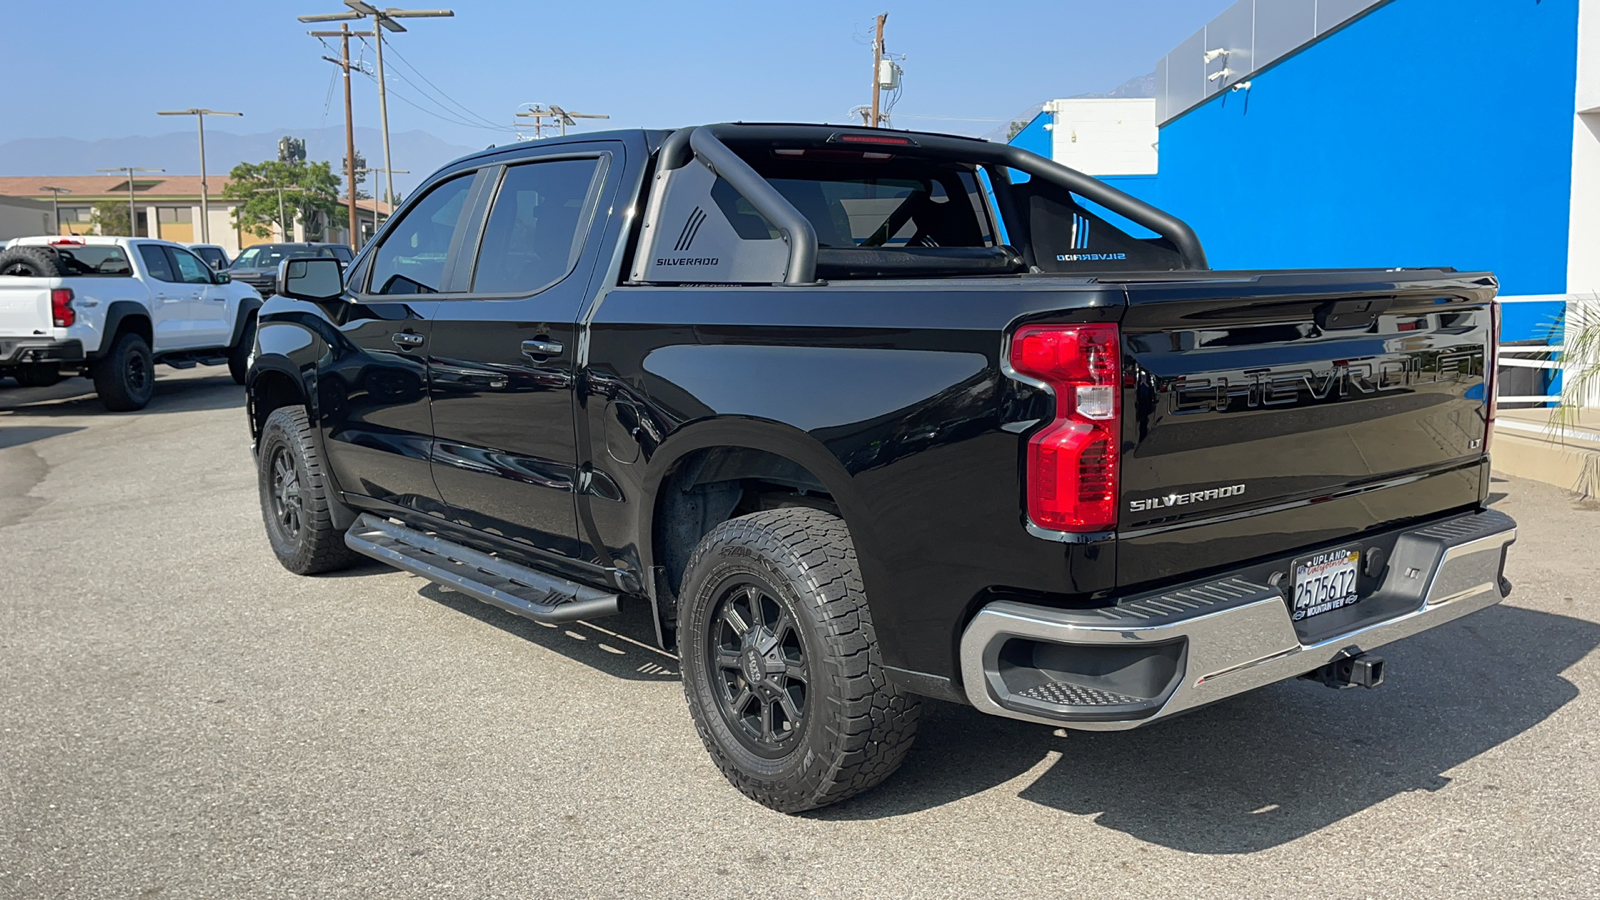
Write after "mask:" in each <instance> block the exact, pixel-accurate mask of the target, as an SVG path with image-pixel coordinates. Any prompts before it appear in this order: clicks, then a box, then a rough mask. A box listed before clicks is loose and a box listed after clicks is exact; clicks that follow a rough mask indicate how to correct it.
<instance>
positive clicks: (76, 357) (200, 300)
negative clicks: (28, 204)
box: [0, 236, 261, 411]
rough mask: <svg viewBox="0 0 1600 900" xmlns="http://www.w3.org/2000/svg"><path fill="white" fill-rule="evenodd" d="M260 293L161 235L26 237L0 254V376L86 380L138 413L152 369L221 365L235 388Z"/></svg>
mask: <svg viewBox="0 0 1600 900" xmlns="http://www.w3.org/2000/svg"><path fill="white" fill-rule="evenodd" d="M260 307H261V295H260V294H258V293H256V290H255V289H254V288H252V287H250V286H249V285H246V284H242V283H239V282H235V281H233V280H231V279H230V278H229V277H228V274H227V273H226V272H216V271H213V270H212V268H211V267H210V266H208V265H206V264H205V263H204V262H203V261H201V259H200V258H199V257H198V256H195V255H194V253H192V252H190V251H189V250H187V249H185V248H183V247H181V246H179V245H177V244H174V243H172V242H170V241H158V240H147V239H143V238H125V237H93V236H87V237H79V236H67V237H50V236H46V237H26V238H16V239H14V240H12V241H10V242H8V243H7V244H6V246H5V249H4V250H0V377H4V376H7V375H10V376H12V377H14V378H16V379H17V381H18V382H20V383H22V384H23V385H29V386H35V385H48V384H53V383H55V382H56V381H58V380H59V379H61V378H62V377H63V376H64V375H68V374H81V375H86V376H88V377H90V378H93V379H94V386H95V391H96V393H98V394H99V396H100V401H101V402H102V403H104V404H105V407H106V408H107V409H110V410H114V411H124V410H135V409H142V408H144V405H145V404H146V403H149V402H150V396H151V394H152V393H153V392H154V389H155V373H154V366H155V364H156V363H164V364H166V365H169V366H172V367H174V368H179V369H188V368H193V367H194V366H196V365H221V364H223V363H226V364H227V365H228V368H229V370H230V372H231V373H232V375H233V378H234V380H235V381H237V382H239V383H240V384H243V383H244V375H245V367H246V363H247V360H248V357H249V354H250V347H251V345H252V344H253V343H254V341H255V322H256V311H257V310H258V309H260Z"/></svg>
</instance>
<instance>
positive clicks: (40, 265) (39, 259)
mask: <svg viewBox="0 0 1600 900" xmlns="http://www.w3.org/2000/svg"><path fill="white" fill-rule="evenodd" d="M0 275H21V276H23V277H24V278H58V277H60V276H61V275H62V271H61V262H60V258H59V257H57V256H56V254H55V252H54V251H52V250H49V249H47V248H44V247H9V248H7V249H5V250H0Z"/></svg>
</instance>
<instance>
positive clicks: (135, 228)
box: [95, 166, 166, 237]
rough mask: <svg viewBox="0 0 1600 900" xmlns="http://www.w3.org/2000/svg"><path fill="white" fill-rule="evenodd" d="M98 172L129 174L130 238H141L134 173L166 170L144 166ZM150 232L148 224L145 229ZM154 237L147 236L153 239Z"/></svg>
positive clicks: (121, 167) (120, 167)
mask: <svg viewBox="0 0 1600 900" xmlns="http://www.w3.org/2000/svg"><path fill="white" fill-rule="evenodd" d="M95 171H96V172H126V173H127V174H128V237H138V236H139V214H138V212H136V211H135V210H134V208H133V173H135V172H165V171H166V169H146V168H144V167H143V166H117V167H116V168H114V169H95ZM145 230H146V231H149V230H150V229H149V227H148V223H147V226H146V228H145ZM153 236H154V235H148V234H147V235H145V237H153Z"/></svg>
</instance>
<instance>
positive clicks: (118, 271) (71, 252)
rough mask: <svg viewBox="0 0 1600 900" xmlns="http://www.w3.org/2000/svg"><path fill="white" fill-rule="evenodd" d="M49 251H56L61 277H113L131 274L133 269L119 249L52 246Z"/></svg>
mask: <svg viewBox="0 0 1600 900" xmlns="http://www.w3.org/2000/svg"><path fill="white" fill-rule="evenodd" d="M50 249H52V250H54V251H56V259H57V260H59V261H60V263H61V273H62V274H63V275H73V276H92V275H102V276H106V277H114V276H119V275H120V276H127V275H132V274H133V269H132V268H131V267H129V265H128V257H126V256H124V255H123V254H122V248H120V247H106V246H98V247H97V246H84V247H67V246H54V247H51V248H50Z"/></svg>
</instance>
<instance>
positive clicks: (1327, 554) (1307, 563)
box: [1285, 547, 1361, 622]
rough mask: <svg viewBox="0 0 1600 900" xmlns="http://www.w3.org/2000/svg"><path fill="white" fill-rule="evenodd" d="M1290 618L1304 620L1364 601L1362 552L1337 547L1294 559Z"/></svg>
mask: <svg viewBox="0 0 1600 900" xmlns="http://www.w3.org/2000/svg"><path fill="white" fill-rule="evenodd" d="M1292 569H1293V574H1294V577H1293V580H1292V581H1291V582H1290V590H1289V596H1288V597H1287V598H1285V599H1286V600H1287V601H1288V606H1289V618H1290V619H1291V620H1293V621H1295V622H1304V621H1307V620H1309V619H1314V618H1316V617H1317V616H1320V615H1325V614H1327V613H1330V612H1333V611H1334V610H1339V609H1345V608H1346V607H1350V606H1354V605H1355V604H1357V603H1360V602H1361V551H1360V549H1358V548H1356V547H1335V548H1334V549H1332V550H1324V551H1322V552H1321V553H1313V554H1311V555H1309V556H1302V557H1300V558H1299V559H1297V560H1295V561H1294V565H1293V566H1292Z"/></svg>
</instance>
